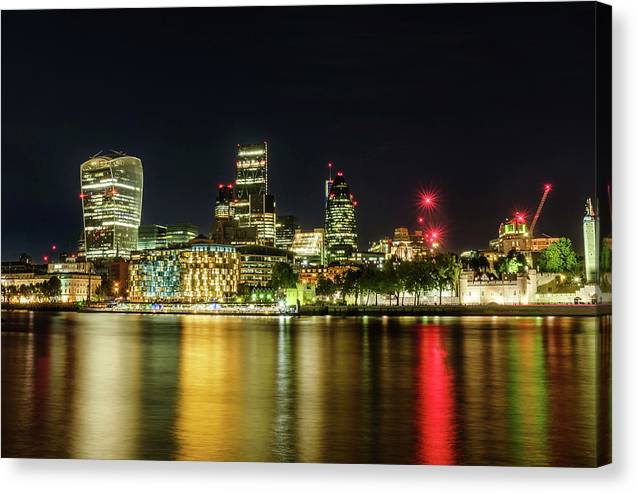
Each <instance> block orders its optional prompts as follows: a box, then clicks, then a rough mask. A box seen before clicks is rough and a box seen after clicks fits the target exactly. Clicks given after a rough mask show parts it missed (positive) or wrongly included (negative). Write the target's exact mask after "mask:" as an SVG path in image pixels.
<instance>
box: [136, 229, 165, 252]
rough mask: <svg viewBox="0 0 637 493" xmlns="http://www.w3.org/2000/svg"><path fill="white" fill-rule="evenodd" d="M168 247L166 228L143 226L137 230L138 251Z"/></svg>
mask: <svg viewBox="0 0 637 493" xmlns="http://www.w3.org/2000/svg"><path fill="white" fill-rule="evenodd" d="M165 246H166V226H163V225H161V224H143V225H141V226H140V227H139V229H138V230H137V249H138V250H153V249H154V248H162V247H165Z"/></svg>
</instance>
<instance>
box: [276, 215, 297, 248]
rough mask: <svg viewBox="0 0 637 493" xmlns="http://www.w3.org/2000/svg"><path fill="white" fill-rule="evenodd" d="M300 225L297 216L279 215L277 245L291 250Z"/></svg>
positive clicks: (277, 219) (277, 220)
mask: <svg viewBox="0 0 637 493" xmlns="http://www.w3.org/2000/svg"><path fill="white" fill-rule="evenodd" d="M298 231H300V226H299V225H298V224H297V222H296V217H295V216H289V215H287V216H277V218H276V247H277V248H282V249H284V250H289V249H290V247H291V246H292V240H293V239H294V235H295V233H296V232H298Z"/></svg>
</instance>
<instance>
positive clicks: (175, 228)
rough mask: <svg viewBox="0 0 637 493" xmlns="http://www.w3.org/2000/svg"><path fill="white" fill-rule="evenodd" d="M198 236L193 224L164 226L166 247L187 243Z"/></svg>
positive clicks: (196, 228) (197, 230) (197, 229)
mask: <svg viewBox="0 0 637 493" xmlns="http://www.w3.org/2000/svg"><path fill="white" fill-rule="evenodd" d="M198 234H199V228H198V227H197V226H195V225H194V224H169V225H167V226H166V246H172V245H181V244H184V243H188V242H189V241H190V240H192V239H194V238H196V237H197V235H198Z"/></svg>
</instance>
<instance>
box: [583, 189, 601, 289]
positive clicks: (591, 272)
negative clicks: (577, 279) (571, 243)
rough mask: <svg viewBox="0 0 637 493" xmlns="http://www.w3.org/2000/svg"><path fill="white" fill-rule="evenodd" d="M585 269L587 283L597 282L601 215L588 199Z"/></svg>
mask: <svg viewBox="0 0 637 493" xmlns="http://www.w3.org/2000/svg"><path fill="white" fill-rule="evenodd" d="M583 226H584V270H585V273H586V282H587V283H591V284H592V283H596V282H597V276H598V273H599V255H598V253H599V249H598V246H599V216H598V215H597V214H596V212H595V209H593V202H592V200H591V199H590V198H589V199H588V200H587V201H586V214H585V215H584V222H583Z"/></svg>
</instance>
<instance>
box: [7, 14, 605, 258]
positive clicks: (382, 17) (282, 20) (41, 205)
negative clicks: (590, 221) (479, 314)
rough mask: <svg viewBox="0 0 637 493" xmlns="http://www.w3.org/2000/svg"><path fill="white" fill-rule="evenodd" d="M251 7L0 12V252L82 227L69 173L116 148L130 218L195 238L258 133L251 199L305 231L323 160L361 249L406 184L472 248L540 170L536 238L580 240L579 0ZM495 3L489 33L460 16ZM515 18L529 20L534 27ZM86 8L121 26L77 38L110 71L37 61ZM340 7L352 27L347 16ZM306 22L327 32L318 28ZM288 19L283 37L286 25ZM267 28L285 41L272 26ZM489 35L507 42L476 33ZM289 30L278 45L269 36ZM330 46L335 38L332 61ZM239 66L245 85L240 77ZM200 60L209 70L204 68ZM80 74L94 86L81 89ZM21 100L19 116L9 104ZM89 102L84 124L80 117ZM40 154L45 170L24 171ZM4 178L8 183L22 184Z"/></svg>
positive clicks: (313, 222) (531, 188) (389, 226)
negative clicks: (160, 87)
mask: <svg viewBox="0 0 637 493" xmlns="http://www.w3.org/2000/svg"><path fill="white" fill-rule="evenodd" d="M423 7H426V9H423ZM485 7H486V8H485ZM258 10H259V15H260V18H262V19H264V22H262V23H259V25H253V24H252V23H251V21H250V19H247V18H245V17H244V16H243V15H242V12H243V11H242V10H239V11H232V10H231V9H212V11H209V10H201V9H197V10H194V9H171V11H170V12H166V11H159V10H154V9H149V10H143V11H137V10H129V11H117V10H113V11H96V12H93V11H84V12H80V11H78V12H53V13H47V14H46V16H44V15H43V14H42V13H38V12H8V13H5V14H6V15H3V41H6V42H5V43H3V46H4V47H5V48H3V68H4V69H5V70H4V74H5V75H4V80H3V91H5V92H4V94H5V95H6V94H8V93H7V91H10V93H11V94H12V95H14V97H12V98H6V97H5V98H4V100H5V105H4V109H3V120H4V122H5V127H4V128H5V130H4V131H3V137H4V138H3V144H2V145H3V149H2V153H3V157H4V164H5V166H4V169H3V173H4V183H3V190H2V192H3V205H4V207H3V215H2V222H3V226H2V227H3V233H4V234H3V236H4V238H3V239H4V241H3V246H2V258H3V260H10V259H14V258H17V256H18V255H19V254H20V253H21V252H23V251H26V252H27V253H31V254H32V255H33V257H34V258H40V256H41V255H42V254H44V253H46V252H48V251H49V248H50V245H51V244H57V245H58V246H59V248H60V249H66V250H73V249H74V247H75V242H76V240H77V237H78V236H79V233H80V231H81V228H82V213H81V201H80V200H79V199H78V194H79V184H78V182H77V179H76V178H75V177H76V176H77V171H76V170H77V165H78V163H81V162H83V161H85V160H86V159H87V157H88V156H89V155H93V154H95V152H96V151H99V150H100V149H104V150H108V149H109V148H111V147H113V148H114V149H124V150H125V151H126V152H127V153H128V154H130V155H133V156H137V157H139V158H140V159H141V160H142V162H143V163H144V172H145V173H144V174H145V183H144V205H143V208H142V220H141V223H142V224H167V223H194V224H196V225H197V226H199V229H200V231H204V232H208V231H210V227H211V216H212V214H211V212H212V210H213V207H214V202H215V198H216V193H217V184H218V183H226V182H228V181H229V180H231V179H232V177H233V176H234V164H235V163H234V153H235V152H236V148H235V147H234V146H235V145H236V144H237V143H238V142H261V141H264V140H265V141H268V142H269V143H270V146H269V149H268V154H269V156H268V160H269V170H268V172H269V175H268V179H269V181H270V185H269V190H268V192H269V193H272V194H273V195H274V196H275V197H276V201H277V214H281V215H286V214H292V215H295V216H296V217H297V218H298V220H299V224H300V226H301V227H302V228H303V229H304V230H312V229H313V228H316V227H321V225H322V223H323V214H324V207H323V204H324V180H325V175H326V172H327V168H326V166H327V163H328V162H333V163H334V169H335V170H336V169H342V170H344V171H345V173H346V174H347V177H348V180H349V181H350V182H351V183H352V185H353V187H354V188H355V190H356V197H357V200H359V201H360V206H359V207H358V209H357V216H358V217H357V220H358V225H359V235H360V241H359V246H360V248H362V249H366V248H367V246H368V244H369V242H370V241H372V240H375V239H378V238H381V237H383V236H386V235H390V234H391V233H392V231H393V229H394V228H396V227H401V226H402V227H408V228H410V229H414V228H415V227H416V226H417V222H416V221H417V217H418V212H417V204H416V201H417V194H418V190H419V189H420V188H422V187H425V186H431V187H435V188H436V189H437V190H439V191H440V193H441V199H442V200H441V207H440V214H441V220H442V221H443V222H444V224H445V226H446V227H447V243H446V245H445V246H446V248H447V249H449V250H453V251H458V252H459V251H462V250H465V249H468V248H487V247H488V242H489V240H490V239H492V238H494V237H495V236H496V235H497V228H498V226H499V224H500V222H502V221H503V220H504V219H505V218H506V217H507V216H510V215H511V214H512V212H513V211H514V210H516V209H527V210H533V209H534V208H535V206H536V204H537V200H538V198H539V195H540V193H541V189H542V186H543V184H544V183H546V182H550V183H552V184H553V185H554V186H555V192H554V193H553V194H552V195H551V197H550V198H549V200H548V202H547V204H546V207H545V210H544V214H543V216H542V218H541V220H540V223H539V224H538V228H537V232H538V233H546V234H549V235H554V236H561V235H564V236H568V237H570V238H572V240H573V242H574V243H575V245H576V248H577V250H578V251H579V252H580V253H582V252H583V240H582V233H581V222H580V221H581V217H582V214H583V212H584V207H583V204H584V201H585V200H586V198H587V197H588V196H591V195H594V190H593V188H594V183H593V180H591V179H590V177H591V176H592V170H593V166H594V155H593V144H592V139H591V140H590V141H589V140H587V139H586V138H585V136H586V135H587V132H588V131H589V130H587V129H590V133H591V136H592V132H593V121H594V118H593V116H594V108H593V106H592V105H591V104H590V98H589V97H588V95H589V92H590V91H592V89H593V83H594V79H593V77H592V75H591V74H592V73H593V72H592V67H593V62H594V60H593V58H592V57H591V58H590V59H588V58H585V57H584V55H583V53H584V52H582V51H579V50H578V49H577V46H578V43H579V42H580V41H581V40H584V39H588V38H589V34H590V33H589V32H588V29H589V28H590V30H591V31H592V30H593V26H592V24H591V25H590V26H589V23H588V18H589V15H588V14H589V12H588V7H586V6H585V5H581V6H580V7H579V8H571V9H569V10H568V12H566V11H565V10H564V9H563V6H561V5H560V4H555V5H549V6H545V7H544V8H543V9H542V10H539V9H537V10H535V8H534V7H533V6H531V5H524V4H523V5H518V6H516V8H515V9H511V8H510V7H509V6H507V5H495V4H494V5H489V6H480V8H474V7H471V6H465V7H461V8H458V7H454V9H453V13H452V12H451V10H449V9H448V7H447V6H444V5H441V6H411V7H405V8H402V7H401V9H400V10H397V9H395V8H392V7H387V6H376V7H374V6H366V7H357V8H356V9H355V10H354V9H352V8H349V7H333V8H330V7H328V8H325V9H323V10H322V11H321V12H322V15H321V16H316V15H315V14H314V13H312V14H311V15H310V14H308V13H306V12H307V10H303V9H297V8H283V9H276V12H271V11H268V10H267V9H258ZM310 10H311V9H310ZM407 10H409V11H410V12H411V13H412V14H413V15H411V16H409V17H410V18H409V19H405V18H404V17H405V16H404V12H405V11H407ZM425 10H426V12H425ZM399 13H400V14H399ZM495 14H497V15H499V16H500V18H502V16H504V17H507V18H508V19H509V20H510V21H511V22H502V23H498V24H497V26H496V27H497V30H499V31H498V33H491V32H490V31H489V29H488V28H487V27H481V22H480V19H483V20H488V19H489V18H491V17H492V16H493V15H495ZM530 14H534V15H537V16H539V17H541V18H542V22H543V33H542V37H541V38H539V37H536V35H535V30H534V28H533V23H534V22H538V20H537V18H534V19H533V20H532V21H531V20H530V18H529V15H530ZM94 15H99V19H100V22H108V23H109V24H111V25H113V26H115V27H114V29H115V30H116V31H117V32H118V33H120V34H121V36H120V37H112V38H109V39H108V42H107V41H105V40H102V39H98V38H96V39H90V40H88V41H87V43H86V44H87V46H86V47H83V48H82V49H83V50H86V53H88V52H89V51H91V52H95V53H97V54H98V55H105V56H106V60H107V61H111V62H115V61H117V65H118V67H121V68H117V69H113V70H112V71H110V72H109V71H107V72H106V74H105V73H104V71H101V70H97V71H95V72H93V71H91V70H86V68H87V66H86V65H84V63H85V62H83V61H82V60H83V59H82V58H81V56H82V53H78V54H77V55H73V54H68V56H65V59H64V60H62V63H61V65H59V64H57V63H56V57H54V56H53V57H50V56H49V57H47V55H50V54H51V53H50V52H49V50H52V49H55V50H60V51H64V52H66V50H65V49H64V47H65V46H66V45H67V44H68V43H70V42H71V41H73V40H74V39H76V37H77V36H80V35H82V33H83V32H84V30H86V29H87V26H89V25H91V19H92V16H94ZM353 16H356V17H357V18H360V19H361V22H360V24H361V25H360V26H357V25H355V24H352V23H351V22H349V21H351V19H352V18H353ZM361 16H362V17H361ZM580 16H581V18H580ZM531 17H532V16H531ZM451 18H453V20H454V23H453V25H452V26H451V30H450V31H449V30H446V31H445V34H444V35H442V34H438V33H437V32H436V30H435V29H434V27H435V25H437V24H439V23H441V22H444V21H445V19H451ZM5 19H10V21H11V22H7V21H5ZM45 19H46V23H45V22H44V21H45ZM140 19H144V20H146V21H149V22H150V21H157V22H160V23H161V24H162V26H163V27H162V29H163V31H162V33H164V34H166V36H167V37H168V38H170V39H171V43H170V46H168V45H164V44H163V41H162V40H161V39H160V38H158V37H153V40H152V42H150V41H148V42H145V41H144V40H142V39H140V38H139V34H133V33H132V32H130V30H129V29H128V28H129V27H130V26H131V25H132V24H138V21H139V20H140ZM169 20H170V22H169ZM151 23H152V22H151ZM210 23H212V25H213V26H220V30H221V31H220V33H219V34H215V29H209V30H206V31H205V32H204V31H202V30H198V26H203V25H204V24H210ZM5 24H6V26H5ZM416 24H418V25H420V26H421V27H423V28H422V29H415V27H414V26H416ZM184 25H188V26H189V28H188V33H189V35H188V36H184V37H183V40H181V37H179V36H177V35H176V31H180V30H182V29H184V27H183V26H184ZM226 25H230V26H237V25H239V26H244V25H249V26H250V27H251V29H254V31H253V32H252V33H251V34H250V35H246V36H245V39H240V40H239V41H238V44H236V43H235V44H234V45H233V46H228V50H229V51H228V53H226V54H219V53H217V52H215V54H214V56H215V64H214V65H213V67H211V68H204V67H202V66H201V65H200V64H197V63H196V62H195V59H194V58H193V57H195V56H204V55H210V51H208V50H207V49H206V46H212V45H214V43H215V42H221V41H220V38H219V37H220V36H222V35H223V34H224V33H227V30H228V29H230V28H229V27H223V26H226ZM326 25H330V26H332V27H333V28H334V29H332V30H327V31H329V32H324V31H325V30H324V27H325V26H326ZM292 26H303V29H300V28H298V27H297V29H296V30H292V31H291V32H290V29H291V27H292ZM346 26H347V29H346ZM410 26H411V27H410ZM427 26H429V27H431V29H425V27H427ZM277 28H278V29H280V30H281V29H282V30H285V32H286V36H283V37H277V36H272V33H275V32H276V30H277ZM35 29H38V30H39V31H41V32H44V33H46V32H50V30H51V29H55V30H56V32H60V34H59V35H58V36H55V37H52V39H51V43H50V46H47V47H43V48H42V49H39V48H38V49H35V46H34V45H33V44H32V42H31V41H29V33H32V32H33V30H35ZM366 30H371V31H373V32H374V33H377V34H382V35H379V36H376V37H377V38H378V39H385V40H389V43H388V44H389V46H387V47H385V46H384V44H383V45H382V46H381V43H378V42H377V41H375V38H374V36H368V35H366V34H365V33H366ZM144 32H145V31H144ZM303 32H309V33H311V34H313V35H314V36H305V35H303ZM418 33H420V34H418ZM328 34H329V35H328ZM44 35H46V34H44ZM496 35H497V36H507V39H508V40H509V41H510V42H509V43H507V46H503V45H501V44H492V43H491V41H492V40H493V39H495V37H496ZM290 36H292V39H294V40H295V41H296V44H295V45H294V47H293V48H290V47H289V46H288V44H287V43H286V42H285V39H289V37H290ZM414 38H416V39H414ZM175 40H177V41H175ZM530 40H532V41H533V43H534V44H533V46H532V47H531V46H527V45H528V42H529V41H530ZM556 40H559V43H558V44H557V45H556ZM206 41H207V42H208V43H206ZM341 42H343V43H345V42H347V50H346V51H345V52H343V53H341V52H340V50H339V47H340V44H339V43H341ZM153 43H155V44H153ZM475 43H478V45H479V46H480V48H481V50H480V53H478V52H477V50H475V49H474V46H475ZM385 44H386V43H385ZM128 45H130V46H131V48H130V49H128ZM412 45H418V47H419V48H418V49H419V50H420V51H418V52H417V53H416V52H415V51H414V50H415V48H414V46H412ZM17 46H20V47H21V50H15V47H17ZM125 47H126V49H127V50H128V51H126V50H125ZM224 47H225V45H224ZM162 48H166V50H164V51H162ZM246 49H252V50H257V53H256V55H255V56H254V57H253V58H248V59H247V60H248V61H250V63H246V64H240V65H239V66H237V67H236V73H230V72H228V71H227V70H224V69H225V68H229V67H231V66H233V65H232V63H234V60H235V57H234V56H235V55H237V54H238V53H239V52H240V51H242V50H246ZM14 50H15V51H14ZM188 50H189V51H188ZM439 51H441V52H444V53H445V55H444V56H442V55H440V54H438V52H439ZM160 53H162V54H165V55H166V56H168V57H169V58H170V60H171V62H174V70H173V71H172V72H171V73H170V74H168V75H167V76H168V77H169V78H170V81H171V83H173V90H172V91H171V92H168V93H166V92H165V91H164V92H162V93H161V94H158V93H157V92H156V91H155V90H154V89H153V87H152V84H151V80H152V79H153V78H154V77H155V76H156V75H158V72H157V69H156V68H154V65H153V63H154V62H155V61H156V60H157V57H158V56H159V54H160ZM184 53H188V54H189V55H188V56H184ZM301 53H307V54H308V57H307V59H305V58H302V57H300V56H299V55H300V54H301ZM397 53H398V54H399V56H398V57H397V59H395V58H396V54H397ZM416 55H417V56H416ZM352 57H355V59H356V60H358V61H357V63H356V64H355V65H352V64H350V63H349V60H350V58H352ZM48 58H50V59H48ZM407 60H411V61H410V62H409V63H408V64H406V63H405V62H406V61H407ZM504 60H506V63H504ZM27 61H28V64H27V65H28V66H27V65H25V63H26V62H27ZM57 61H59V60H57ZM372 62H373V63H372ZM286 64H287V65H286ZM32 66H37V67H40V69H38V70H47V71H49V72H50V73H53V74H55V73H57V71H59V70H65V71H67V72H69V73H70V74H71V83H68V79H67V81H66V85H65V87H62V85H61V84H59V83H57V82H56V81H55V80H54V79H55V77H53V78H52V79H53V80H51V78H49V79H47V82H46V84H48V87H47V88H46V90H44V89H45V88H44V86H43V85H42V84H43V82H42V81H41V80H40V79H38V78H33V77H29V74H31V72H30V71H31V70H32V69H31V68H29V67H32ZM558 67H559V68H558ZM255 68H256V69H259V70H260V72H259V74H260V75H259V77H260V78H259V79H258V80H256V79H250V78H244V76H246V75H247V74H248V73H249V71H251V70H253V69H255ZM125 69H131V70H128V72H127V82H126V87H127V90H126V91H123V89H122V87H121V86H120V85H118V83H117V80H118V78H117V77H120V76H121V73H120V70H121V71H122V73H123V72H125V71H126V70H125ZM179 69H188V70H186V72H185V74H186V75H183V74H182V75H183V77H181V76H180V77H175V74H176V73H177V72H179ZM543 70H544V71H546V70H552V71H553V72H554V73H555V74H556V75H554V76H553V79H552V80H550V81H549V80H545V79H543V78H542V77H540V76H539V75H537V74H539V73H541V72H542V71H543ZM217 71H219V72H222V73H223V77H220V76H214V77H211V76H213V75H214V74H215V73H216V72H217ZM343 71H344V72H345V73H346V74H344V75H342V76H340V75H339V74H340V73H341V72H343ZM553 72H552V73H553ZM297 73H298V75H295V74H297ZM301 73H302V74H303V75H300V74H301ZM129 74H132V75H129ZM460 75H462V80H460V79H459V77H460ZM589 75H590V77H589ZM211 79H214V80H212V81H211ZM91 81H101V83H100V85H99V87H98V88H97V89H99V92H97V91H96V88H95V87H94V86H93V85H91V84H90V82H91ZM587 81H588V82H587ZM87 82H88V84H87ZM345 82H347V84H345ZM576 82H577V83H576ZM66 86H68V87H66ZM91 88H92V89H91ZM187 89H190V90H189V91H187ZM51 91H55V94H56V97H51ZM27 96H28V97H29V98H33V101H32V103H30V104H32V105H33V107H38V109H39V113H38V114H33V113H32V112H29V111H27V112H25V111H24V104H25V101H26V99H25V98H26V97H27ZM89 101H92V104H88V103H89ZM257 102H260V103H261V104H256V103H257ZM195 103H197V104H198V106H197V107H193V104H195ZM299 105H301V106H300V107H299ZM101 106H104V111H102V109H101ZM106 107H112V108H114V109H115V111H113V112H109V111H107V110H106ZM277 110H278V111H277ZM93 111H96V112H98V113H99V118H95V117H89V114H91V112H93ZM248 115H249V116H248ZM122 116H123V118H122ZM87 117H88V119H87ZM54 118H58V120H56V121H57V122H58V123H59V125H56V126H55V128H53V127H51V125H50V122H51V121H53V119H54ZM361 119H364V121H363V120H361ZM87 121H90V124H89V125H87V124H86V122H87ZM222 122H224V124H223V125H222ZM25 128H26V129H28V131H24V130H25ZM583 136H584V137H583ZM53 146H55V148H56V152H55V153H53V154H52V153H51V152H50V151H51V148H52V147H53ZM25 149H26V150H25ZM43 162H46V163H47V164H48V165H49V166H52V167H54V168H55V169H56V172H55V173H46V174H44V175H43V174H42V173H41V172H39V171H40V168H39V167H40V166H41V164H42V163H43ZM573 169H581V170H582V172H581V173H580V174H577V173H573V171H572V170H573ZM588 170H590V172H589V171H588ZM513 175H515V177H516V178H515V180H513V179H512V178H511V177H512V176H513ZM45 177H46V178H45ZM14 183H23V184H25V185H27V184H28V185H29V187H28V189H29V191H28V192H25V191H24V189H22V188H21V187H15V186H12V184H14ZM293 185H294V186H293ZM379 197H382V198H383V199H382V200H379ZM9 204H10V205H9ZM557 211H559V213H557ZM34 232H35V234H34Z"/></svg>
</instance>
